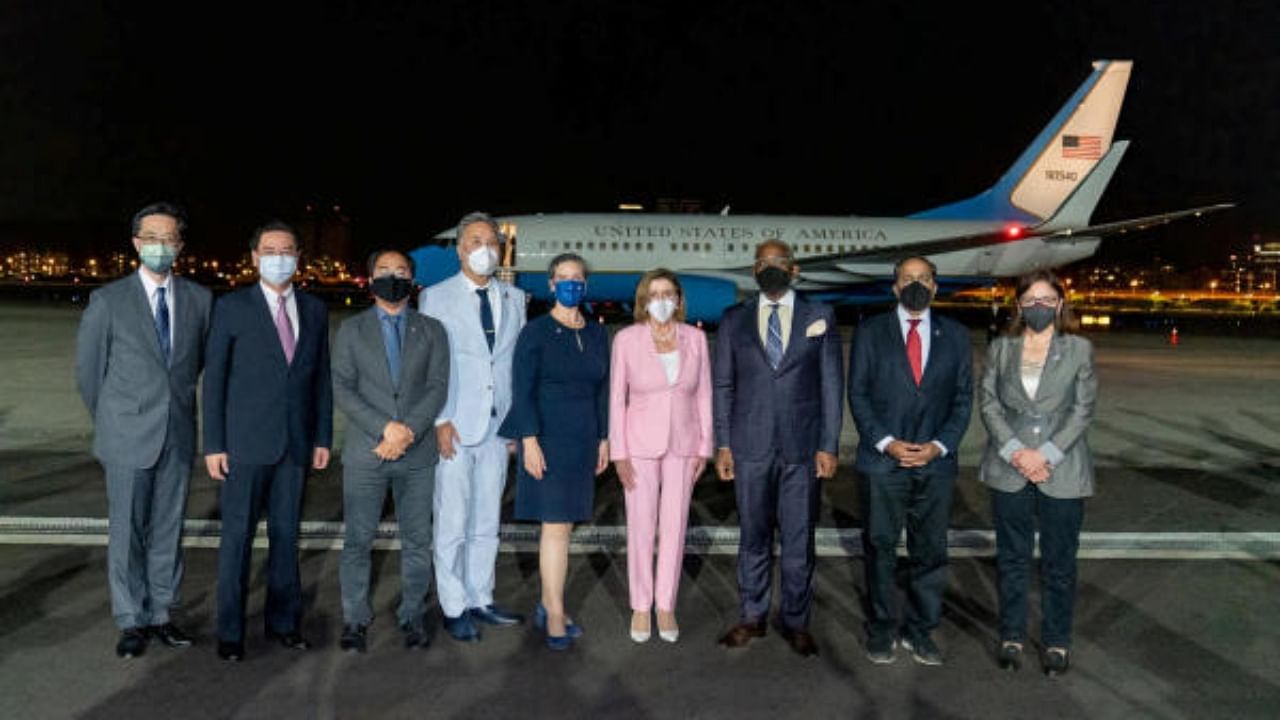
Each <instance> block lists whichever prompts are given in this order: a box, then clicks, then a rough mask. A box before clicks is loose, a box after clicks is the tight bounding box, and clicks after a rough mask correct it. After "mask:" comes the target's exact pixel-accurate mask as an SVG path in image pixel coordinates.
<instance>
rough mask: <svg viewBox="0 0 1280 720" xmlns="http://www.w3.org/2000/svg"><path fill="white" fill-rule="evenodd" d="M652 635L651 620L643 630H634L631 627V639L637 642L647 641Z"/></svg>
mask: <svg viewBox="0 0 1280 720" xmlns="http://www.w3.org/2000/svg"><path fill="white" fill-rule="evenodd" d="M651 637H653V621H652V620H651V621H650V622H649V627H648V628H645V629H644V630H636V629H635V628H634V627H633V628H631V640H632V641H633V642H637V643H644V642H649V638H651Z"/></svg>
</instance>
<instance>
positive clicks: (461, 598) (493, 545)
mask: <svg viewBox="0 0 1280 720" xmlns="http://www.w3.org/2000/svg"><path fill="white" fill-rule="evenodd" d="M497 427H498V426H497V423H495V422H491V423H490V424H489V432H488V433H487V434H486V435H485V439H484V440H482V441H481V442H480V443H479V444H477V445H469V446H463V445H460V444H455V445H454V449H455V450H456V453H455V454H454V456H453V458H451V459H449V460H446V459H444V458H443V457H442V458H440V462H439V464H437V465H436V487H435V559H436V593H437V594H438V595H439V597H440V609H441V610H442V611H443V612H444V614H445V615H446V616H448V617H458V616H459V615H461V614H462V613H463V611H465V610H467V609H468V608H474V607H484V606H486V605H490V604H492V603H493V584H494V576H493V575H494V572H493V565H494V561H495V560H496V559H497V557H498V525H499V517H500V514H501V511H502V492H503V490H504V489H505V488H506V485H507V464H508V457H509V455H508V453H507V441H506V440H504V439H502V438H500V437H498V436H497Z"/></svg>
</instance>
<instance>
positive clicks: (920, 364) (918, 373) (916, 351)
mask: <svg viewBox="0 0 1280 720" xmlns="http://www.w3.org/2000/svg"><path fill="white" fill-rule="evenodd" d="M907 322H909V323H911V329H910V330H908V331H907V362H909V363H911V377H913V378H915V379H916V385H919V384H920V378H921V377H923V376H924V359H923V358H922V357H921V351H920V333H919V332H917V331H916V328H917V327H918V326H919V325H920V320H919V319H918V318H917V319H913V320H907Z"/></svg>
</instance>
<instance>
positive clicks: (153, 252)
mask: <svg viewBox="0 0 1280 720" xmlns="http://www.w3.org/2000/svg"><path fill="white" fill-rule="evenodd" d="M185 227H186V220H185V217H184V215H183V212H182V211H181V210H180V209H178V208H177V207H176V206H174V205H170V204H168V203H155V204H153V205H148V206H147V207H145V208H143V209H142V210H139V211H138V213H137V214H136V215H134V216H133V247H134V249H135V250H137V252H138V258H139V260H140V267H139V268H138V272H137V273H135V274H131V275H129V276H127V277H124V278H121V279H120V280H116V281H115V282H112V283H110V284H108V285H106V286H104V287H102V288H100V289H98V290H97V291H95V292H94V293H93V294H92V295H90V296H89V307H88V309H87V310H85V313H84V317H83V318H82V319H81V321H80V331H79V334H78V336H77V338H76V382H77V385H78V386H79V389H80V397H81V398H82V399H83V400H84V404H85V406H86V407H88V408H89V413H90V415H92V416H93V423H94V436H93V454H94V455H95V456H96V457H97V458H98V460H99V462H101V463H102V468H103V470H104V472H105V474H106V478H107V512H108V516H109V518H108V527H109V530H108V535H107V582H108V584H109V585H110V587H111V613H112V615H114V616H115V620H116V625H117V626H118V627H119V628H120V639H119V641H118V642H117V644H116V654H117V655H119V656H120V657H122V658H130V657H135V656H138V655H141V654H142V653H143V652H144V651H145V650H146V647H147V640H148V637H149V636H152V637H155V638H156V639H158V640H160V641H161V642H162V643H164V644H165V645H168V646H169V647H185V646H187V645H190V644H191V638H190V637H189V636H188V635H187V634H186V633H185V632H183V631H182V630H181V629H179V628H178V627H177V626H176V625H174V624H173V622H172V618H171V616H170V612H171V610H172V609H173V608H174V607H175V606H176V605H177V604H178V586H179V585H180V584H181V582H182V518H183V514H184V512H185V510H186V505H187V483H188V481H189V480H190V478H191V464H192V462H193V461H194V459H195V451H196V379H197V378H198V377H199V375H200V370H201V368H203V366H204V340H205V334H206V332H207V331H208V328H209V308H210V307H211V304H212V295H211V294H210V292H209V291H208V290H207V289H205V288H203V287H201V286H199V285H197V284H196V283H193V282H191V281H188V280H184V279H182V278H180V277H177V276H176V275H175V274H174V273H172V272H171V269H172V267H173V263H174V260H175V259H176V258H177V256H178V253H179V252H180V251H181V250H182V231H183V230H184V229H185Z"/></svg>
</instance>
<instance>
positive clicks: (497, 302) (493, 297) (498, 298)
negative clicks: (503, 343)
mask: <svg viewBox="0 0 1280 720" xmlns="http://www.w3.org/2000/svg"><path fill="white" fill-rule="evenodd" d="M462 279H463V280H466V281H467V287H469V288H471V306H472V307H473V308H475V311H476V317H477V318H478V317H480V296H479V295H476V291H477V290H484V291H486V293H487V294H488V295H489V308H490V309H491V310H493V335H494V337H495V338H497V336H498V328H500V327H502V293H501V292H500V291H499V290H498V283H496V282H494V280H493V278H489V284H488V285H477V284H475V283H474V282H472V281H471V278H469V277H467V276H466V274H463V276H462Z"/></svg>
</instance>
